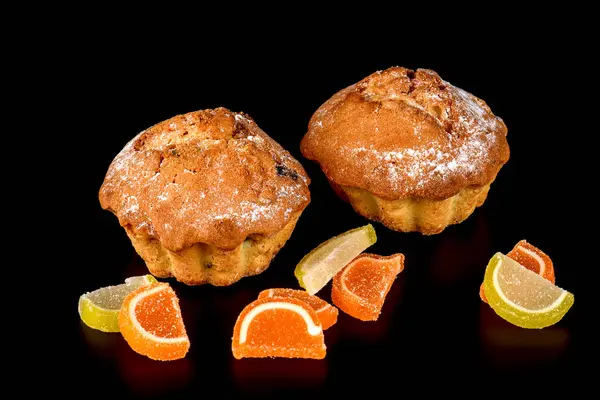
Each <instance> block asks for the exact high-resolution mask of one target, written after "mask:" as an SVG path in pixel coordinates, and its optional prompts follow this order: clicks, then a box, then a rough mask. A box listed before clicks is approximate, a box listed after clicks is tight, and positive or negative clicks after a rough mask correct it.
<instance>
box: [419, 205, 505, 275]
mask: <svg viewBox="0 0 600 400" xmlns="http://www.w3.org/2000/svg"><path fill="white" fill-rule="evenodd" d="M447 229H451V230H454V231H455V232H454V235H450V234H442V235H439V236H438V237H437V239H438V240H439V242H438V243H437V246H436V247H435V249H434V253H433V254H432V255H431V276H432V278H433V280H434V281H435V282H437V283H441V284H453V283H456V282H460V281H461V280H463V279H465V277H468V276H469V275H472V274H473V273H479V271H480V273H481V277H482V279H483V272H484V271H485V267H486V265H487V262H488V261H489V259H490V258H491V257H492V255H493V254H494V253H495V251H493V249H491V247H490V245H491V238H490V232H489V228H488V225H487V221H486V219H485V216H484V215H483V214H482V213H477V210H476V212H475V214H474V215H472V216H471V217H470V218H469V219H468V220H467V221H464V222H463V223H461V224H460V225H459V226H450V227H449V228H447ZM459 233H460V234H459Z"/></svg>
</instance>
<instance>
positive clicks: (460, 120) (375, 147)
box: [301, 67, 509, 234]
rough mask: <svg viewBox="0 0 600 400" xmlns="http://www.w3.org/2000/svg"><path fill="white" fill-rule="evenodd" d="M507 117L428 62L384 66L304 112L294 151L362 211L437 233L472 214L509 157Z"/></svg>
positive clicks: (395, 225)
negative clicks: (425, 65)
mask: <svg viewBox="0 0 600 400" xmlns="http://www.w3.org/2000/svg"><path fill="white" fill-rule="evenodd" d="M506 132H507V131H506V126H505V125H504V122H503V121H502V119H500V118H499V117H496V116H495V115H494V114H492V112H491V110H490V108H489V107H488V106H487V105H486V103H485V102H484V101H482V100H480V99H478V98H477V97H475V96H473V95H472V94H470V93H467V92H465V91H464V90H462V89H459V88H457V87H455V86H452V85H451V84H450V83H448V82H445V81H444V80H442V79H441V78H440V77H439V75H438V74H436V73H435V72H433V71H431V70H426V69H418V70H417V71H416V72H415V71H412V70H410V69H406V68H400V67H396V68H389V69H387V70H385V71H378V72H376V73H374V74H372V75H370V76H368V77H366V78H365V79H363V80H362V81H360V82H358V83H356V84H354V85H352V86H350V87H348V88H346V89H343V90H341V91H340V92H338V93H336V94H335V95H334V96H333V97H332V98H331V99H329V100H328V101H327V102H325V103H324V104H323V105H322V106H321V107H320V108H319V109H318V110H317V111H316V112H315V114H314V115H313V116H312V118H311V120H310V123H309V129H308V132H307V133H306V135H305V136H304V138H303V139H302V143H301V150H302V154H303V155H304V156H305V157H306V158H308V159H310V160H314V161H316V162H318V163H319V165H320V166H321V169H322V170H323V172H324V173H325V175H326V176H327V179H328V180H329V182H330V184H331V186H332V187H333V189H334V190H335V191H336V193H337V194H338V195H339V196H340V197H342V198H343V199H346V200H348V201H349V202H350V203H351V204H352V206H353V208H354V209H355V210H356V211H357V212H358V213H359V214H361V215H363V216H365V217H367V218H370V219H373V220H376V221H381V222H382V223H383V224H384V225H385V226H387V227H388V228H391V229H394V230H397V231H403V232H411V231H417V232H421V233H424V234H435V233H439V232H441V231H442V230H444V229H445V228H446V227H447V226H448V225H451V224H456V223H459V222H461V221H463V220H464V219H466V218H467V217H468V216H469V215H471V214H472V213H473V211H474V209H475V208H476V207H477V206H480V205H482V204H483V202H484V201H485V199H486V197H487V194H488V190H489V189H490V185H491V184H492V182H493V181H494V179H495V178H496V175H497V174H498V172H499V170H500V168H501V167H502V166H503V165H504V164H505V163H506V161H508V158H509V148H508V143H507V141H506Z"/></svg>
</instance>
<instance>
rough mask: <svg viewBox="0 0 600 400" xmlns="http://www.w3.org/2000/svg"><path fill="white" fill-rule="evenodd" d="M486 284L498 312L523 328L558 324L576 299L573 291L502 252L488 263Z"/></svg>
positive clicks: (488, 294)
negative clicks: (570, 291) (563, 287)
mask: <svg viewBox="0 0 600 400" xmlns="http://www.w3.org/2000/svg"><path fill="white" fill-rule="evenodd" d="M483 285H484V290H485V295H486V297H487V300H488V303H489V304H490V306H491V307H492V308H493V309H494V311H495V312H496V314H498V315H499V316H500V317H502V318H504V319H505V320H507V321H508V322H510V323H512V324H514V325H517V326H520V327H522V328H533V329H535V328H537V329H539V328H545V327H547V326H550V325H554V324H555V323H557V322H558V321H560V320H561V319H562V317H563V316H564V315H565V314H566V313H567V311H569V309H570V308H571V306H572V305H573V303H574V301H575V297H574V296H573V294H571V293H569V292H567V291H566V290H564V289H561V288H559V287H558V286H556V285H554V284H553V283H551V282H550V281H548V280H547V279H544V278H543V277H541V276H540V275H538V274H536V273H535V272H533V271H530V270H528V269H527V268H525V267H524V266H522V265H521V264H519V263H518V262H516V261H514V260H512V259H510V258H509V257H507V256H505V255H504V254H502V253H496V254H495V255H494V257H492V259H491V260H490V262H489V263H488V266H487V268H486V270H485V278H484V280H483Z"/></svg>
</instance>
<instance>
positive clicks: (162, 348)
mask: <svg viewBox="0 0 600 400" xmlns="http://www.w3.org/2000/svg"><path fill="white" fill-rule="evenodd" d="M119 327H120V329H121V333H122V334H123V337H124V338H125V340H126V341H127V343H128V344H129V346H130V347H131V348H132V349H133V350H134V351H136V352H137V353H139V354H142V355H145V356H147V357H149V358H152V359H154V360H162V361H167V360H176V359H179V358H183V357H185V355H186V354H187V352H188V350H189V347H190V341H189V338H188V336H187V333H186V330H185V326H184V323H183V318H182V315H181V309H180V307H179V299H178V298H177V295H176V293H175V291H174V290H173V289H172V288H171V287H170V286H169V285H168V284H167V283H154V284H152V285H149V286H143V287H141V288H139V289H137V290H135V291H133V292H131V293H130V294H129V295H128V296H127V297H126V298H125V300H124V301H123V307H122V308H121V312H120V314H119Z"/></svg>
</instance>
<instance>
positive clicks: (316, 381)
mask: <svg viewBox="0 0 600 400" xmlns="http://www.w3.org/2000/svg"><path fill="white" fill-rule="evenodd" d="M327 363H328V361H327V358H325V359H323V360H310V359H298V358H244V359H241V360H236V359H234V358H232V365H231V370H232V374H233V377H234V379H235V383H236V385H237V386H239V387H240V388H242V389H244V390H252V391H269V390H271V389H274V388H277V387H286V386H288V387H289V386H296V387H298V386H300V387H303V388H312V387H318V386H320V385H322V384H323V382H324V381H325V378H326V377H327V369H328V366H327Z"/></svg>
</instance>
